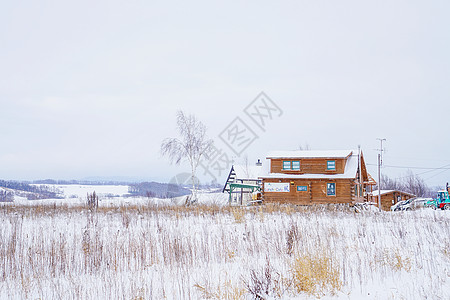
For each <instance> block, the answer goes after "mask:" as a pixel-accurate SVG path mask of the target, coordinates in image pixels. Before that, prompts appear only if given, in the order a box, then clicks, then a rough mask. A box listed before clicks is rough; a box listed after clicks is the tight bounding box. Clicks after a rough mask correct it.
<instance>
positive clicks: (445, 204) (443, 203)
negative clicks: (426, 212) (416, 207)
mask: <svg viewBox="0 0 450 300" xmlns="http://www.w3.org/2000/svg"><path fill="white" fill-rule="evenodd" d="M449 192H450V186H449V185H448V183H447V190H440V191H438V192H437V196H436V198H435V199H433V200H432V201H428V202H427V203H426V205H427V206H430V207H431V208H433V209H438V208H440V209H444V210H450V198H449Z"/></svg>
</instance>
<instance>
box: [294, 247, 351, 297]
mask: <svg viewBox="0 0 450 300" xmlns="http://www.w3.org/2000/svg"><path fill="white" fill-rule="evenodd" d="M291 272H292V276H293V286H294V288H295V289H296V290H297V292H299V293H300V292H305V293H307V294H308V295H314V296H316V297H321V296H324V295H326V294H331V295H335V294H336V293H337V292H338V291H340V290H341V289H342V280H341V270H340V267H339V265H338V263H337V262H335V261H334V259H333V258H332V257H331V256H330V255H329V254H328V253H326V251H324V250H321V251H320V250H319V251H316V252H313V253H311V254H302V255H297V256H296V257H295V258H294V261H293V263H292V267H291Z"/></svg>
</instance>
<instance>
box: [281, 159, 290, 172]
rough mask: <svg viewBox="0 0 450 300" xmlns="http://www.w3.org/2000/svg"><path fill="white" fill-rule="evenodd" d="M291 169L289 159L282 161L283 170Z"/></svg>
mask: <svg viewBox="0 0 450 300" xmlns="http://www.w3.org/2000/svg"><path fill="white" fill-rule="evenodd" d="M290 169H291V162H290V161H289V160H285V161H283V170H290Z"/></svg>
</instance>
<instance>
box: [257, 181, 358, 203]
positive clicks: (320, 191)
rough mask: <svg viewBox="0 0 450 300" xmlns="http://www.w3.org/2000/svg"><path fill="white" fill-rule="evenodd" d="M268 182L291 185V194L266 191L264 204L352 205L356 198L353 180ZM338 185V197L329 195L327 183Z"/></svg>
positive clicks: (264, 182)
mask: <svg viewBox="0 0 450 300" xmlns="http://www.w3.org/2000/svg"><path fill="white" fill-rule="evenodd" d="M268 182H274V183H276V182H282V183H289V187H290V190H289V192H267V191H264V202H266V203H271V202H272V203H274V202H276V203H286V204H297V205H310V204H328V203H351V202H352V200H353V197H354V182H353V180H352V179H333V180H331V179H330V180H329V179H263V190H264V185H265V184H266V183H268ZM333 182H334V183H335V184H336V195H334V196H328V195H327V183H333ZM298 186H300V187H305V186H306V187H307V190H306V191H298V190H297V187H298Z"/></svg>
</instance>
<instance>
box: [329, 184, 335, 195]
mask: <svg viewBox="0 0 450 300" xmlns="http://www.w3.org/2000/svg"><path fill="white" fill-rule="evenodd" d="M327 196H336V183H335V182H329V183H327Z"/></svg>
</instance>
